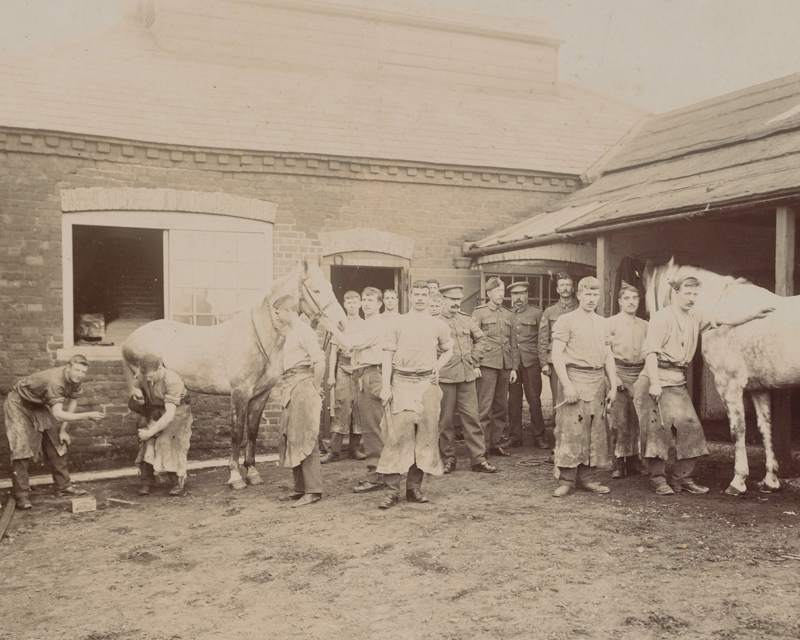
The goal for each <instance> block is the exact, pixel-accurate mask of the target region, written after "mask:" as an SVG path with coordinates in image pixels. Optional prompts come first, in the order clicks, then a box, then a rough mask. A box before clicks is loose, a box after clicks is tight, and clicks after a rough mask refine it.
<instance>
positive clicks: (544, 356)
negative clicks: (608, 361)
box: [539, 272, 578, 413]
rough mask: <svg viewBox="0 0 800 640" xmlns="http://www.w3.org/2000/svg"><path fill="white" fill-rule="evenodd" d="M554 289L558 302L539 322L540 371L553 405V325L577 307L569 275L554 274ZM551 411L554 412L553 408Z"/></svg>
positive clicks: (555, 388) (555, 386)
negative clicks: (546, 378)
mask: <svg viewBox="0 0 800 640" xmlns="http://www.w3.org/2000/svg"><path fill="white" fill-rule="evenodd" d="M556 291H557V292H558V302H555V303H553V304H551V305H550V306H549V307H547V309H545V310H544V313H542V320H541V322H540V323H539V362H540V363H541V366H542V373H543V374H544V375H546V376H548V377H549V378H550V393H551V395H552V396H553V407H555V406H556V405H557V404H558V399H557V395H558V376H557V375H555V373H553V357H552V351H553V338H552V336H553V325H554V324H555V323H556V320H558V318H559V316H562V315H564V314H565V313H569V312H570V311H575V309H577V308H578V301H577V300H576V299H575V298H574V296H573V293H574V292H575V283H574V281H573V279H572V276H571V275H569V274H568V273H563V272H562V273H559V274H558V275H557V276H556ZM553 412H554V413H555V409H553Z"/></svg>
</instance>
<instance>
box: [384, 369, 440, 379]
mask: <svg viewBox="0 0 800 640" xmlns="http://www.w3.org/2000/svg"><path fill="white" fill-rule="evenodd" d="M394 372H395V374H397V375H400V376H405V377H406V378H428V377H430V376H432V375H433V369H429V370H428V371H401V370H400V369H395V371H394Z"/></svg>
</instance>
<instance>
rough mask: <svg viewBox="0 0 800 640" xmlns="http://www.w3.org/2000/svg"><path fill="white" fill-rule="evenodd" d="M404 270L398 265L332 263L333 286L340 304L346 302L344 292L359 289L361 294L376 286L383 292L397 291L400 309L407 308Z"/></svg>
mask: <svg viewBox="0 0 800 640" xmlns="http://www.w3.org/2000/svg"><path fill="white" fill-rule="evenodd" d="M402 281H403V270H402V269H400V268H396V267H363V266H351V265H347V266H343V265H331V286H332V287H333V293H334V295H335V296H336V299H337V300H338V301H339V304H343V303H344V294H345V293H347V292H348V291H357V292H358V293H359V295H360V294H361V292H362V291H363V290H364V289H365V288H367V287H375V288H376V289H380V290H381V293H383V292H384V291H385V290H386V289H394V290H395V291H397V297H398V302H399V303H398V309H399V310H400V311H403V310H404V309H405V296H404V295H403V286H402Z"/></svg>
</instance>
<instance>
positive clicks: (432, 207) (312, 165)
mask: <svg viewBox="0 0 800 640" xmlns="http://www.w3.org/2000/svg"><path fill="white" fill-rule="evenodd" d="M126 186H135V187H144V188H170V189H189V190H197V191H213V192H222V193H227V194H232V195H239V196H246V197H250V198H258V199H262V200H267V201H271V202H275V203H276V204H277V218H276V223H275V225H274V254H273V261H274V272H275V277H276V278H277V277H280V276H282V275H284V274H285V273H287V272H288V271H290V270H291V269H293V268H294V267H295V266H296V265H297V262H298V260H299V259H300V258H302V257H303V256H314V255H317V256H318V255H321V246H320V242H319V239H318V233H320V232H322V231H337V230H345V229H350V228H356V227H369V228H376V229H383V230H386V231H391V232H393V233H397V234H400V235H403V236H407V237H410V238H413V239H414V241H415V246H414V254H413V256H412V260H411V262H412V267H415V268H420V269H422V268H424V269H428V270H432V271H433V272H434V273H435V272H436V270H439V269H441V270H443V271H445V270H450V271H452V268H453V264H452V259H453V258H454V257H456V256H459V255H460V254H461V245H462V243H463V242H464V241H465V240H475V239H479V238H481V237H483V236H485V235H487V234H489V233H491V232H493V231H495V230H498V229H500V228H503V227H506V226H509V225H511V224H513V223H514V222H517V221H519V220H520V219H522V218H523V217H525V216H526V215H529V214H530V213H531V212H533V211H535V210H536V209H537V207H540V206H542V205H543V204H545V203H546V202H549V201H551V200H553V199H554V198H557V197H559V196H561V195H563V194H564V193H567V192H569V191H571V190H573V189H574V188H575V186H576V185H575V182H574V180H573V178H572V177H568V176H561V177H557V176H556V177H554V176H552V175H546V176H544V177H542V176H538V175H534V174H531V173H530V172H528V173H524V172H520V173H518V174H515V173H513V172H506V173H501V172H496V171H493V172H485V171H484V172H481V171H480V170H474V169H473V170H461V169H458V168H453V167H444V168H443V167H437V166H427V167H425V166H422V167H417V166H412V165H411V164H410V163H400V162H398V163H385V162H384V163H377V162H374V161H365V160H361V161H358V162H356V161H352V160H347V161H345V160H343V159H325V158H319V157H316V158H310V157H306V156H300V155H298V156H292V157H290V156H280V157H278V156H269V155H263V156H256V155H254V154H234V153H231V152H225V153H222V152H219V153H217V152H215V151H213V150H191V149H188V150H187V149H183V151H182V153H179V154H178V153H171V152H170V149H169V148H148V147H145V146H137V145H136V144H134V143H125V144H123V143H122V142H119V143H117V142H115V141H92V140H77V139H71V138H67V137H63V138H58V137H54V136H49V137H48V139H47V142H46V143H45V141H44V139H43V138H42V139H40V136H38V135H36V134H34V133H31V132H15V131H11V130H9V131H5V132H3V131H0V224H2V230H3V233H2V234H0V309H2V315H3V317H2V323H0V400H4V399H5V395H6V394H7V393H8V390H9V389H10V387H11V385H12V384H13V383H14V381H15V380H16V379H18V378H19V377H22V376H24V375H26V374H27V373H30V372H32V371H36V370H39V369H46V368H48V367H52V366H55V365H56V364H57V363H56V360H55V352H56V350H57V349H58V348H60V347H61V346H62V342H63V328H62V297H63V291H62V258H61V255H62V254H61V219H62V213H61V201H60V191H61V189H74V188H79V187H126ZM85 387H86V392H85V399H84V401H83V402H82V403H81V408H87V409H93V408H101V410H103V411H105V412H106V413H107V414H108V416H109V417H108V418H107V419H106V420H105V421H104V422H103V423H102V424H100V425H98V426H93V425H90V424H88V423H87V424H76V425H74V426H73V427H72V428H71V431H72V432H73V433H74V434H75V436H76V438H75V441H74V444H73V446H72V447H71V454H70V455H71V459H72V463H71V464H72V468H73V469H76V470H78V469H90V468H99V467H109V466H123V465H127V464H131V463H132V462H133V459H134V458H135V455H136V449H137V443H136V438H135V434H134V427H133V420H132V418H130V417H128V418H126V417H125V414H126V408H125V405H126V403H127V398H126V390H125V383H124V380H123V376H122V365H121V363H119V362H110V363H109V362H92V365H91V368H90V372H89V378H88V380H87V382H86V384H85ZM193 411H194V414H195V426H194V436H193V440H192V450H191V451H190V457H191V458H193V459H197V458H205V457H214V456H221V455H226V454H227V453H228V451H229V441H230V439H229V426H228V420H229V411H228V402H227V399H226V398H212V397H202V398H198V399H197V401H196V403H195V404H194V405H193ZM278 418H279V413H278V408H277V406H276V405H275V404H274V403H271V404H270V405H269V406H268V408H267V411H266V412H265V413H264V419H263V422H262V425H263V427H264V428H262V431H261V435H260V436H259V450H260V451H262V452H263V451H266V450H270V449H271V448H273V447H274V446H275V444H276V427H277V424H278ZM0 420H2V418H0ZM7 473H8V455H7V441H6V439H5V438H0V475H7Z"/></svg>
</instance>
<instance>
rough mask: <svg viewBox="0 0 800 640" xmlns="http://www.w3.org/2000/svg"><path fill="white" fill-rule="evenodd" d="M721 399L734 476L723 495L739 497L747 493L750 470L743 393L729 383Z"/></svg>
mask: <svg viewBox="0 0 800 640" xmlns="http://www.w3.org/2000/svg"><path fill="white" fill-rule="evenodd" d="M722 399H723V400H724V401H725V406H726V407H727V408H728V420H729V421H730V425H731V436H732V437H733V444H734V465H733V470H734V476H733V480H731V483H730V484H729V485H728V488H727V489H725V493H726V494H727V495H729V496H739V495H741V494H743V493H744V492H745V491H747V485H746V484H745V481H746V480H747V476H748V475H749V474H750V468H749V467H748V465H747V447H746V446H745V441H744V433H745V422H744V392H743V390H742V388H741V387H740V386H738V385H737V384H734V383H733V381H731V382H729V383H728V386H727V388H726V389H725V394H724V395H723V396H722Z"/></svg>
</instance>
